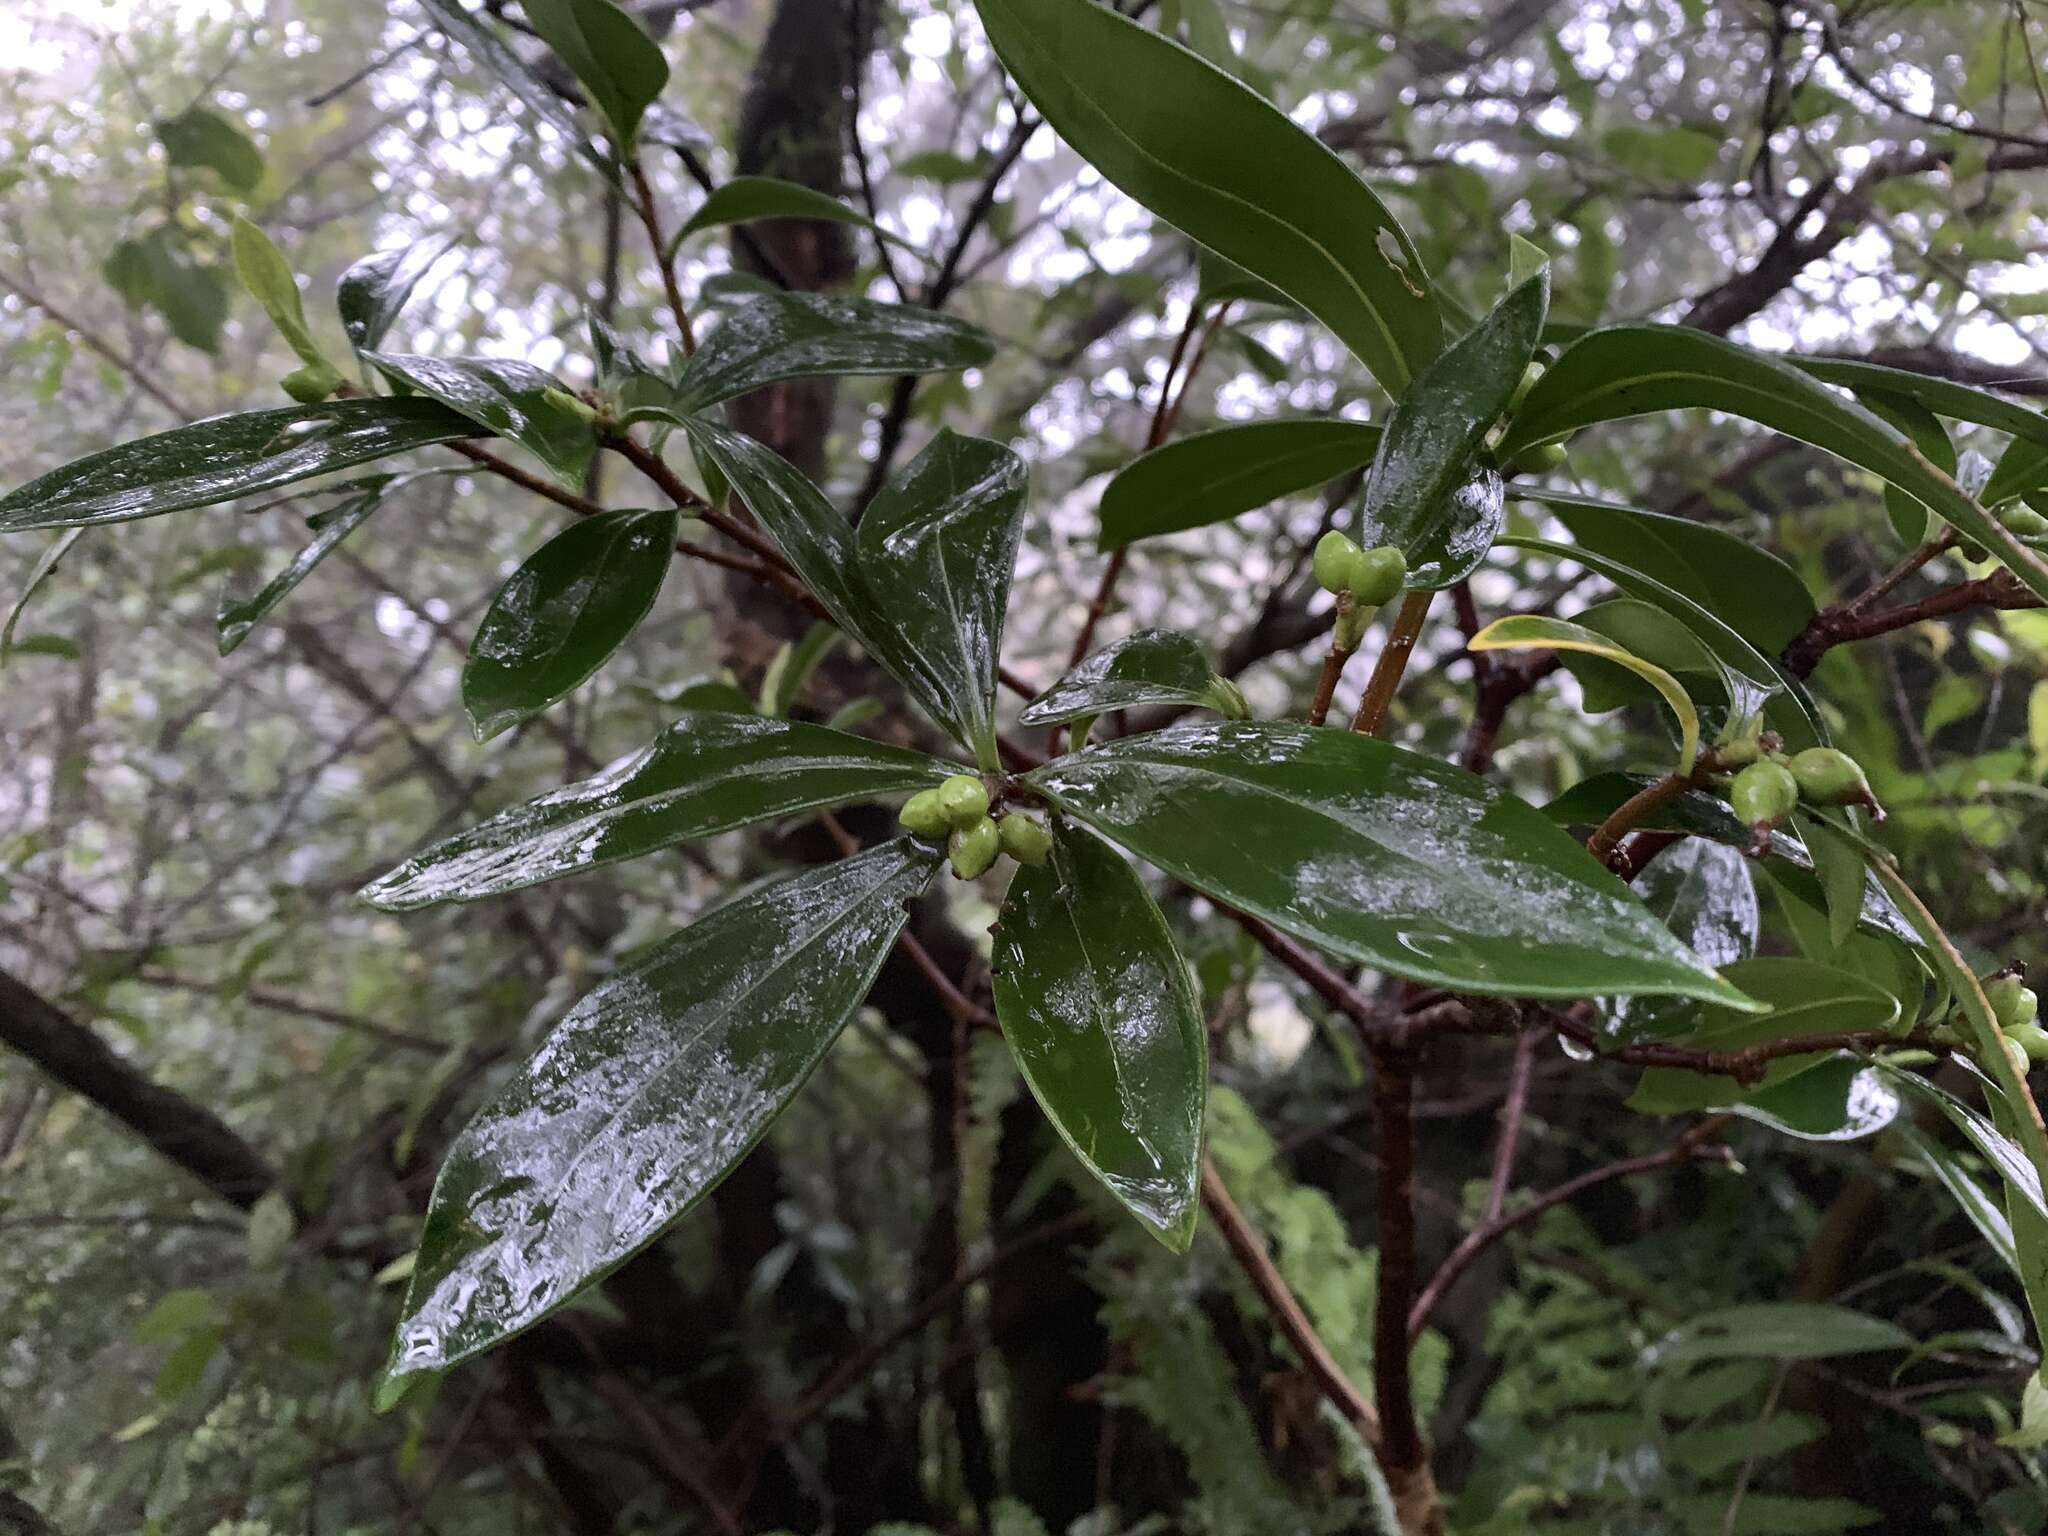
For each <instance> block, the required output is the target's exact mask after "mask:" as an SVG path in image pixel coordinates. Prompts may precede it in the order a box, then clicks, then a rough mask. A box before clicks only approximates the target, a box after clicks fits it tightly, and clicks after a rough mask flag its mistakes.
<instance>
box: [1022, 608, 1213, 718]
mask: <svg viewBox="0 0 2048 1536" xmlns="http://www.w3.org/2000/svg"><path fill="white" fill-rule="evenodd" d="M1221 682H1222V679H1221V678H1219V677H1218V676H1217V675H1216V673H1215V671H1214V669H1213V668H1211V667H1210V665H1209V658H1208V656H1207V655H1206V654H1205V653H1204V652H1203V650H1202V647H1201V644H1200V642H1198V641H1197V640H1196V639H1195V637H1194V636H1192V635H1184V634H1182V633H1181V632H1180V631H1179V630H1177V629H1141V630H1139V631H1138V632H1137V633H1136V634H1132V635H1126V636H1125V637H1124V638H1123V639H1121V640H1119V641H1117V642H1116V643H1115V644H1113V645H1106V646H1104V647H1103V648H1102V649H1101V650H1099V651H1097V652H1095V653H1094V654H1093V655H1092V656H1089V657H1087V658H1086V659H1085V660H1083V661H1082V663H1081V664H1080V665H1079V666H1078V667H1076V668H1074V670H1073V671H1071V672H1069V673H1068V674H1067V675H1066V676H1065V677H1063V678H1061V679H1060V680H1059V681H1058V682H1056V683H1054V684H1053V685H1052V686H1051V687H1050V688H1048V689H1046V690H1045V692H1043V693H1041V694H1040V695H1039V696H1038V697H1037V698H1035V699H1033V700H1032V701H1031V702H1030V703H1029V704H1026V705H1025V706H1024V709H1023V711H1022V712H1021V713H1020V714H1019V715H1018V716H1017V723H1018V724H1019V725H1026V726H1033V727H1036V726H1041V725H1064V724H1065V723H1066V722H1067V721H1069V720H1079V719H1082V718H1084V717H1086V716H1090V715H1101V714H1107V713H1108V712H1109V711H1111V710H1113V709H1136V708H1139V707H1141V706H1144V705H1161V706H1173V705H1180V706H1185V707H1188V708H1193V709H1214V710H1219V711H1221V712H1222V713H1224V714H1234V715H1237V716H1240V717H1241V716H1242V714H1243V699H1242V697H1241V696H1238V695H1236V691H1235V690H1234V689H1229V690H1228V691H1225V690H1224V689H1219V688H1218V686H1217V685H1218V684H1219V683H1221ZM1226 688H1227V685H1226Z"/></svg>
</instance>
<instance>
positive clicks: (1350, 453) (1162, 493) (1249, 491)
mask: <svg viewBox="0 0 2048 1536" xmlns="http://www.w3.org/2000/svg"><path fill="white" fill-rule="evenodd" d="M1379 441H1380V429H1379V428H1378V427H1375V426H1368V425H1366V424H1365V423H1364V422H1362V421H1343V420H1338V419H1334V418H1332V419H1329V420H1317V419H1307V420H1302V421H1256V422H1248V423H1246V424H1244V425H1242V426H1231V427H1218V428H1217V429H1216V430H1215V431H1213V432H1198V433H1196V434H1194V435H1193V436H1192V437H1184V438H1180V439H1177V440H1176V441H1173V442H1169V443H1166V444H1165V445H1163V446H1161V447H1158V448H1154V449H1153V450H1152V451H1151V452H1150V453H1146V454H1141V455H1140V456H1139V457H1137V458H1135V459H1133V460H1132V461H1131V462H1130V463H1129V464H1127V465H1125V466H1124V467H1123V468H1122V469H1120V470H1118V471H1117V473H1116V475H1115V477H1114V478H1113V479H1111V481H1110V482H1109V485H1108V487H1107V488H1106V489H1105V490H1104V491H1103V493H1102V503H1101V505H1100V507H1099V508H1098V509H1097V512H1096V516H1097V517H1098V518H1099V520H1100V521H1101V524H1102V531H1101V534H1100V536H1099V542H1100V543H1101V546H1102V548H1103V549H1105V550H1112V549H1121V548H1122V547H1123V546H1124V545H1126V544H1130V543H1133V542H1135V541H1136V540H1138V539H1146V538H1151V537H1153V536H1154V535H1156V534H1162V533H1179V532H1181V531H1182V530H1184V529H1188V528H1203V527H1207V526H1208V525H1209V524H1211V523H1220V522H1223V521H1225V520H1227V519H1229V518H1233V517H1236V516H1238V515H1239V514H1240V513H1244V512H1249V511H1252V510H1253V509H1254V508H1257V507H1263V506H1265V505H1266V504H1267V503H1268V502H1271V501H1277V500H1278V499H1279V498H1281V497H1282V496H1292V495H1294V494H1295V493H1296V492H1299V491H1307V490H1312V489H1314V488H1315V487H1317V486H1319V485H1322V484H1324V483H1325V482H1327V481H1330V480H1334V479H1336V478H1337V477H1338V476H1339V475H1345V474H1349V473H1350V472H1351V471H1352V470H1354V469H1357V468H1359V467H1360V466H1361V465H1364V464H1367V463H1369V462H1370V461H1371V459H1372V456H1373V451H1374V450H1375V449H1376V448H1377V447H1378V446H1379Z"/></svg>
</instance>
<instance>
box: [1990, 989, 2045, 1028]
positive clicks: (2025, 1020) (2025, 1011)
mask: <svg viewBox="0 0 2048 1536" xmlns="http://www.w3.org/2000/svg"><path fill="white" fill-rule="evenodd" d="M1984 1001H1985V1002H1987V1003H1989V1004H1990V1005H1991V1016H1992V1017H1993V1018H1994V1019H1996V1020H1998V1024H1999V1027H2000V1028H2001V1029H2005V1030H2008V1031H2009V1030H2011V1029H2013V1028H2014V1027H2015V1026H2017V1025H2021V1024H2032V1023H2033V1022H2034V1015H2035V1014H2036V1013H2038V1012H2039V1011H2040V1007H2041V999H2040V998H2038V997H2036V996H2035V995H2034V989H2033V988H2032V987H2030V986H2028V985H2027V984H2026V983H2025V982H2024V981H2022V980H2020V978H2019V977H2017V976H1999V977H1996V978H1994V979H1993V980H1991V981H1987V982H1985V983H1984Z"/></svg>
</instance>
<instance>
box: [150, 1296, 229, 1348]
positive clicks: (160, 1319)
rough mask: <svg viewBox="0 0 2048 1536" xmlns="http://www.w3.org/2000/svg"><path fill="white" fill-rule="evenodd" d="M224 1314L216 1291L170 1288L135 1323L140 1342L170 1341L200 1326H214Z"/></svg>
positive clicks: (158, 1342)
mask: <svg viewBox="0 0 2048 1536" xmlns="http://www.w3.org/2000/svg"><path fill="white" fill-rule="evenodd" d="M219 1316H220V1308H219V1305H218V1304H217V1303H216V1302H215V1300H214V1296H213V1292H211V1291H209V1290H205V1289H202V1288H200V1287H197V1286H193V1287H188V1288H186V1289H183V1290H177V1291H167V1292H166V1293H165V1294H164V1295H162V1296H160V1297H158V1298H157V1301H156V1304H155V1305H154V1306H152V1307H151V1308H150V1309H149V1310H148V1311H147V1312H145V1313H143V1314H142V1320H141V1321H140V1322H138V1323H136V1325H135V1331H134V1335H133V1337H134V1339H135V1342H136V1343H138V1344H168V1343H170V1342H171V1341H172V1340H173V1339H179V1338H183V1337H184V1336H185V1335H186V1334H188V1333H191V1332H194V1331H195V1330H197V1329H200V1328H211V1327H213V1326H214V1324H215V1322H216V1320H217V1319H218V1318H219Z"/></svg>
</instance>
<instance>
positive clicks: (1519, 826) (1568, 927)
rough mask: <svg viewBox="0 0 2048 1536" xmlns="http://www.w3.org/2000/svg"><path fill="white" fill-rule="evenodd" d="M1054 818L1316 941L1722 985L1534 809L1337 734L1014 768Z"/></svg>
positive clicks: (1180, 744)
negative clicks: (1051, 807) (1062, 815)
mask: <svg viewBox="0 0 2048 1536" xmlns="http://www.w3.org/2000/svg"><path fill="white" fill-rule="evenodd" d="M1030 782H1031V783H1032V784H1033V785H1035V786H1036V787H1037V788H1038V789H1039V790H1040V791H1041V792H1043V793H1044V794H1045V795H1046V796H1047V797H1048V798H1049V799H1051V800H1052V801H1053V802H1054V803H1055V804H1056V805H1058V806H1059V807H1060V808H1061V809H1062V810H1064V811H1065V812H1067V813H1068V814H1069V815H1072V816H1074V817H1077V818H1079V819H1080V820H1082V821H1085V822H1087V823H1088V824H1089V825H1090V826H1093V827H1095V828H1097V829H1098V830H1100V831H1102V832H1104V833H1106V834H1107V835H1108V836H1109V837H1111V838H1112V839H1114V840H1115V841H1116V842H1118V843H1121V844H1122V845H1123V846H1124V847H1125V848H1127V849H1129V850H1130V851H1131V852H1132V853H1135V854H1137V855H1138V856H1139V857H1141V858H1144V859H1147V860H1149V861H1150V862H1152V863H1154V864H1156V865H1158V866H1159V867H1160V868H1161V869H1163V870H1166V871H1167V872H1168V873H1170V874H1173V875H1175V876H1178V877H1179V878H1180V879H1182V880H1185V881H1186V882H1187V883H1188V884H1189V885H1192V886H1194V887H1195V888H1196V889H1197V890H1200V891H1204V892H1207V893H1208V894H1209V895H1211V896H1214V897H1215V898H1216V899H1217V900H1219V901H1225V902H1228V903H1229V904H1230V905H1231V906H1233V907H1236V908H1238V909H1239V910H1241V911H1245V912H1249V913H1252V914H1253V915H1254V916H1257V917H1262V918H1264V919H1266V921H1268V922H1270V923H1272V924H1274V925H1275V926H1276V927H1280V928H1284V929H1286V930H1287V931H1288V932H1290V933H1293V934H1297V935H1299V936H1300V937H1301V938H1304V939H1306V940H1308V941H1309V942H1310V943H1311V944H1314V945H1317V946H1318V947H1320V948H1322V949H1324V950H1327V951H1328V952H1329V953H1331V954H1333V955H1336V956H1339V957H1341V958H1343V959H1346V960H1351V961H1356V962H1358V963H1360V964H1364V965H1370V966H1375V967H1377V968H1379V969H1380V970H1383V971H1387V972H1390V973H1391V974H1393V975H1396V976H1404V977H1407V978H1408V979H1410V980H1412V981H1421V982H1428V983H1432V984H1434V985H1437V986H1445V987H1454V988H1457V989H1459V990H1462V991H1468V992H1484V993H1495V994H1500V995H1504V996H1509V997H1586V996H1590V995H1607V996H1623V995H1628V994H1634V993H1670V994H1675V995H1679V996H1686V997H1700V998H1706V999H1709V1000H1711V1001H1715V1002H1721V1003H1726V1004H1729V1005H1731V1006H1733V1007H1737V1008H1740V1007H1742V1006H1743V1005H1744V1004H1745V1003H1746V1002H1747V999H1745V998H1744V997H1743V995H1742V993H1740V992H1739V991H1737V990H1736V989H1735V988H1734V987H1732V986H1730V985H1729V984H1728V983H1727V982H1725V981H1723V980H1722V979H1721V978H1720V977H1719V976H1717V975H1715V974H1714V972H1713V970H1712V969H1711V968H1710V967H1709V966H1708V965H1707V964H1706V962H1704V961H1703V960H1701V959H1700V958H1699V957H1698V956H1697V955H1695V954H1693V953H1692V951H1691V950H1689V949H1687V948H1686V947H1685V945H1684V944H1682V943H1680V942H1679V940H1678V939H1677V938H1676V937H1674V936H1673V935H1672V933H1671V932H1670V930H1668V929H1667V928H1665V926H1664V925H1663V924H1662V923H1660V922H1659V921H1658V920H1657V918H1656V916H1655V915H1654V914H1653V913H1651V911H1650V910H1649V909H1648V908H1647V907H1645V906H1644V905H1643V904H1642V902H1641V901H1639V900H1637V899H1636V897H1635V896H1634V895H1633V894H1632V893H1631V892H1630V891H1629V889H1628V887H1627V886H1625V885H1623V884H1622V883H1621V881H1619V880H1617V879H1616V878H1615V877H1614V876H1613V875H1612V874H1611V873H1609V872H1608V871H1607V870H1606V869H1605V868H1603V867H1602V866H1601V865H1600V864H1599V863H1598V862H1597V861H1596V860H1595V859H1594V858H1593V857H1592V856H1591V855H1590V854H1588V853H1587V852H1586V850H1585V849H1584V848H1582V847H1580V846H1579V844H1578V843H1576V842H1574V841H1573V840H1572V839H1571V837H1569V836H1568V835H1567V834H1566V833H1565V832H1563V831H1562V830H1561V829H1560V828H1558V827H1557V826H1556V825H1555V824H1553V823H1551V822H1550V821H1548V820H1547V819H1546V818H1545V817H1544V816H1543V814H1542V812H1540V811H1538V810H1537V809H1536V808H1535V807H1534V806H1532V805H1529V804H1528V803H1526V802H1525V801H1522V800H1519V799H1517V798H1515V797H1514V796H1513V795H1511V794H1508V793H1507V792H1506V791H1504V790H1502V789H1500V788H1499V787H1498V786H1496V785H1492V784H1489V783H1487V782H1486V781H1485V780H1484V779H1481V778H1479V777H1477V776H1476V775H1474V774H1470V773H1467V772H1465V771H1464V770H1463V769H1461V768H1457V767H1454V766H1452V765H1451V764H1449V763H1444V762H1439V761H1437V760H1436V759H1434V758H1429V757H1423V756H1421V755H1419V754H1417V753H1414V752H1407V751H1403V750H1402V749H1401V748H1399V747H1396V746H1392V745H1390V744H1388V743H1386V742H1383V741H1378V740H1375V739H1374V738H1372V737H1368V736H1360V735H1357V734H1356V733H1354V732H1351V731H1339V730H1327V729H1318V728H1315V727H1312V726H1306V725H1293V724H1279V723H1265V722H1251V721H1243V722H1226V723H1222V724H1205V725H1186V726H1177V727H1175V728H1173V729H1171V730H1167V731H1161V732H1158V733H1157V734H1154V735H1150V736H1132V737H1125V738H1123V739H1121V740H1118V741H1114V742H1110V743H1107V744H1106V745H1103V746H1098V747H1090V748H1089V749H1088V750H1087V751H1085V752H1078V753H1075V754H1074V755H1073V756H1071V757H1064V758H1061V759H1059V760H1058V761H1056V762H1052V763H1048V764H1047V765H1046V766H1045V767H1043V768H1040V769H1038V770H1037V771H1035V772H1034V773H1032V774H1031V775H1030Z"/></svg>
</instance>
